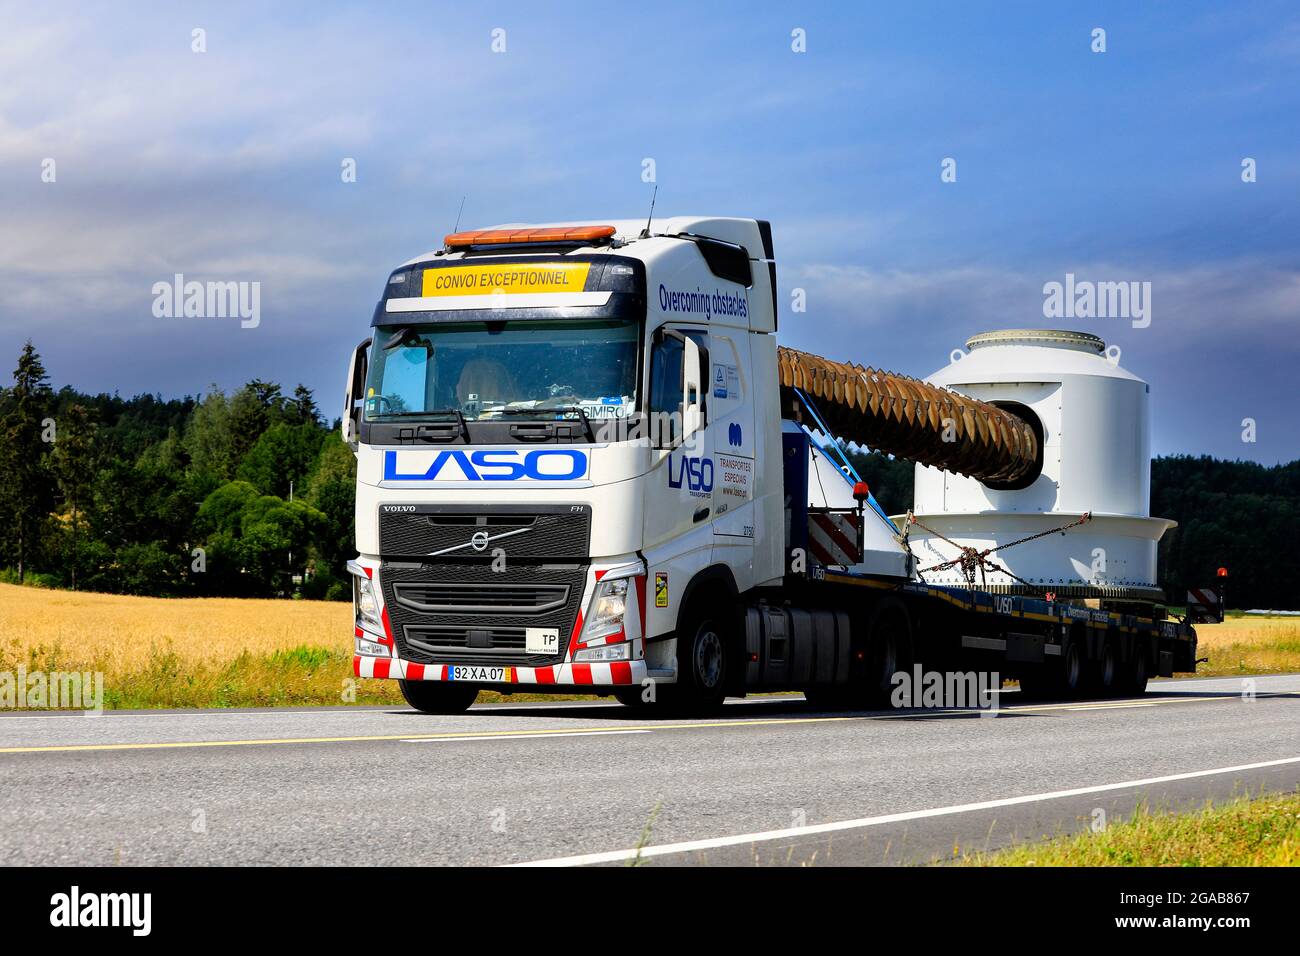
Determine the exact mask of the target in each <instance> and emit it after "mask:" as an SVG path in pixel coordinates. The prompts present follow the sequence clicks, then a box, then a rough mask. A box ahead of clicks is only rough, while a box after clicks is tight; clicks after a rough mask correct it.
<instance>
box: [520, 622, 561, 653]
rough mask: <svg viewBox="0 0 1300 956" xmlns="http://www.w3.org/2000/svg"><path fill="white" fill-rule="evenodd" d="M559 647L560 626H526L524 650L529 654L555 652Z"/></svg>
mask: <svg viewBox="0 0 1300 956" xmlns="http://www.w3.org/2000/svg"><path fill="white" fill-rule="evenodd" d="M559 649H560V631H559V629H558V628H554V627H526V628H524V650H526V651H527V652H528V653H529V654H554V653H555V652H556V651H558V650H559Z"/></svg>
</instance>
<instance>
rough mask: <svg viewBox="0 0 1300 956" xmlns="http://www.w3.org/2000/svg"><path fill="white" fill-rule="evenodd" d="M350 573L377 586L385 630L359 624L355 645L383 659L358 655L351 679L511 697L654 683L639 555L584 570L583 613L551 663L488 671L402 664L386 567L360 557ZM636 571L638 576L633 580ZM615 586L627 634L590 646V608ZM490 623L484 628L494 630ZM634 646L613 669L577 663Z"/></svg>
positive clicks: (466, 663) (494, 665) (452, 663)
mask: <svg viewBox="0 0 1300 956" xmlns="http://www.w3.org/2000/svg"><path fill="white" fill-rule="evenodd" d="M348 570H349V571H350V572H351V573H352V574H353V575H355V576H357V577H364V578H365V579H367V580H368V581H369V582H370V584H371V585H372V590H373V593H374V595H375V597H376V600H377V602H378V604H379V608H380V616H381V621H382V628H380V627H378V626H375V625H373V624H366V623H363V622H361V621H360V620H359V619H358V622H357V623H356V624H355V625H354V634H355V637H356V638H358V639H360V640H361V641H362V642H363V643H365V645H366V647H363V648H361V649H362V650H365V649H367V648H372V649H373V650H375V651H377V652H379V653H376V654H370V653H364V654H363V653H354V654H353V658H352V672H353V674H355V675H356V676H357V677H367V678H379V679H390V680H440V681H464V682H466V683H473V684H475V685H476V686H480V687H490V688H500V689H503V690H505V689H510V688H513V687H519V686H531V687H536V688H539V689H541V688H545V689H547V690H551V689H559V688H565V689H569V688H572V689H575V690H580V689H583V688H587V689H590V688H599V687H627V686H632V685H640V684H641V683H642V681H644V680H645V679H646V677H647V676H648V673H647V663H646V660H645V642H644V640H643V635H644V633H645V611H646V594H645V587H646V574H645V567H644V565H643V564H642V563H641V561H640V560H639V558H637V557H636V556H634V555H630V556H628V558H627V559H624V560H620V561H610V562H601V563H599V564H596V565H592V566H589V567H588V568H587V569H586V576H585V577H586V580H585V582H583V585H582V587H581V601H580V604H579V605H578V610H577V616H576V620H575V621H574V623H573V625H572V628H571V632H570V633H569V634H565V635H562V638H561V641H562V643H561V653H560V654H559V655H557V657H558V659H555V658H552V661H553V662H552V663H549V664H543V663H542V662H541V661H538V660H536V659H534V660H533V661H531V662H530V661H527V660H525V661H522V662H520V663H518V664H515V663H505V662H503V661H500V660H492V661H490V662H487V663H485V662H484V661H482V660H478V661H476V660H473V659H472V658H470V657H469V656H468V655H466V659H464V660H460V659H457V658H459V657H460V655H459V654H454V655H453V656H449V657H448V658H447V659H445V660H443V661H438V662H436V663H430V662H419V661H413V660H408V659H406V658H404V657H403V656H402V649H401V648H402V644H401V642H399V641H395V640H394V629H395V624H394V621H393V619H392V618H391V617H390V615H389V608H388V606H387V602H388V597H389V595H388V593H387V589H386V588H385V587H384V586H383V584H384V582H383V581H382V580H381V578H382V577H383V576H384V565H383V563H382V562H381V561H380V560H378V559H367V558H365V557H359V558H357V560H355V561H350V562H349V563H348ZM633 570H637V572H638V573H632V571H633ZM606 575H608V576H609V579H610V580H614V579H617V578H627V579H628V581H629V586H628V588H627V590H626V601H627V606H626V611H625V613H624V615H623V623H622V630H621V632H619V633H616V634H609V635H606V636H599V637H593V638H589V639H588V640H586V641H584V640H583V636H584V632H583V620H584V617H585V615H586V612H587V609H588V605H589V604H590V602H591V601H592V597H593V594H594V593H595V589H596V585H597V584H598V583H599V582H600V581H601V580H602V579H604V578H605V577H606ZM488 623H490V622H485V624H488ZM623 643H626V644H627V646H628V659H627V660H614V661H590V662H587V661H582V660H578V661H576V662H575V661H574V657H575V655H576V656H578V657H579V658H581V657H584V656H590V654H591V652H590V649H594V648H600V647H602V646H606V645H612V644H623Z"/></svg>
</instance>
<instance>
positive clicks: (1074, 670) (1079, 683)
mask: <svg viewBox="0 0 1300 956" xmlns="http://www.w3.org/2000/svg"><path fill="white" fill-rule="evenodd" d="M1083 689H1084V679H1083V658H1082V656H1081V655H1080V653H1079V645H1078V643H1077V642H1076V641H1070V642H1068V643H1067V644H1066V645H1065V650H1064V651H1062V652H1061V656H1060V657H1059V658H1058V659H1057V660H1055V661H1052V660H1051V659H1050V658H1049V659H1048V660H1047V661H1046V662H1044V663H1042V664H1040V665H1038V667H1037V668H1035V669H1034V670H1032V671H1026V672H1025V673H1024V674H1021V675H1020V693H1021V694H1023V695H1024V696H1025V699H1027V700H1053V699H1063V700H1065V699H1069V698H1073V697H1078V696H1080V695H1081V694H1082V693H1083Z"/></svg>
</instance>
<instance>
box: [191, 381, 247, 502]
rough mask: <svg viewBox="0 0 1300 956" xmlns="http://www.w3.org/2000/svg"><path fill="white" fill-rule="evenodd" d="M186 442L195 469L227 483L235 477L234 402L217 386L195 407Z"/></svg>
mask: <svg viewBox="0 0 1300 956" xmlns="http://www.w3.org/2000/svg"><path fill="white" fill-rule="evenodd" d="M183 443H184V445H185V450H186V452H187V453H188V454H189V457H190V466H191V467H192V468H194V469H195V470H197V471H202V472H206V473H207V474H210V475H212V476H214V477H216V478H217V479H220V480H223V481H224V480H227V479H229V478H230V477H231V476H232V475H233V474H234V465H233V457H234V455H233V448H232V441H231V422H230V401H229V400H228V399H227V398H226V393H225V392H223V391H222V390H221V389H219V388H217V386H216V385H213V386H212V387H211V388H210V390H209V391H208V394H207V395H205V396H204V397H203V401H201V402H199V404H197V405H195V406H194V411H193V412H192V413H191V414H190V418H189V421H188V422H187V423H186V425H185V435H184V438H183Z"/></svg>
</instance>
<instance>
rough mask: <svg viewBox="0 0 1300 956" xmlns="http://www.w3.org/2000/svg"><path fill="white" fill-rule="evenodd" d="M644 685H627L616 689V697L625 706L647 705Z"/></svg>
mask: <svg viewBox="0 0 1300 956" xmlns="http://www.w3.org/2000/svg"><path fill="white" fill-rule="evenodd" d="M644 693H645V688H644V687H627V688H620V689H619V690H616V691H614V699H615V700H616V701H618V702H619V703H620V704H622V705H623V706H624V707H645V706H646V700H645V698H644V697H643V696H642V695H643V694H644Z"/></svg>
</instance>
